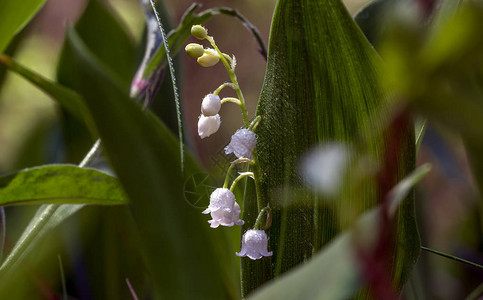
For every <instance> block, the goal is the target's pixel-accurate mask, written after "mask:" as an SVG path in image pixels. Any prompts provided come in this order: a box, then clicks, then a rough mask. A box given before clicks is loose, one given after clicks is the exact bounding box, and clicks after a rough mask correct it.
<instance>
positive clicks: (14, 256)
mask: <svg viewBox="0 0 483 300" xmlns="http://www.w3.org/2000/svg"><path fill="white" fill-rule="evenodd" d="M82 207H84V205H83V204H63V205H54V204H48V205H42V206H41V207H40V208H39V209H38V210H37V213H36V214H35V216H34V217H33V218H32V220H31V221H30V223H29V225H28V227H27V228H26V229H25V230H24V232H23V234H22V236H21V237H20V238H19V240H18V241H17V243H16V244H15V246H14V247H13V249H12V251H11V252H10V253H9V255H8V256H7V258H6V259H5V261H4V262H3V264H2V266H1V267H0V279H2V280H0V291H1V290H2V289H4V288H5V284H6V283H8V282H9V281H8V280H6V278H9V275H10V274H11V272H12V271H16V267H17V266H18V264H19V263H20V262H22V261H23V260H24V259H25V257H26V256H27V255H28V254H29V253H30V252H31V251H33V250H35V249H36V246H37V245H38V243H39V242H40V241H41V240H42V239H43V238H44V237H45V236H46V235H47V234H48V233H49V232H50V231H51V230H52V229H54V228H55V227H57V226H58V225H59V224H60V223H62V222H63V221H64V220H65V219H67V218H68V217H70V216H71V215H73V214H74V213H76V212H77V211H79V210H80V209H81V208H82ZM2 285H3V286H2Z"/></svg>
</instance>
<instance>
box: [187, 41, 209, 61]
mask: <svg viewBox="0 0 483 300" xmlns="http://www.w3.org/2000/svg"><path fill="white" fill-rule="evenodd" d="M184 50H185V51H186V53H187V54H188V55H189V56H191V57H193V58H198V57H200V56H202V55H203V53H204V52H205V49H203V46H201V45H200V44H196V43H191V44H188V45H186V47H185V48H184Z"/></svg>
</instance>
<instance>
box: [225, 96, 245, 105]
mask: <svg viewBox="0 0 483 300" xmlns="http://www.w3.org/2000/svg"><path fill="white" fill-rule="evenodd" d="M226 102H233V103H235V104H238V105H239V106H240V107H243V104H242V103H241V101H240V100H238V99H237V98H233V97H225V98H223V99H222V100H221V104H223V103H226Z"/></svg>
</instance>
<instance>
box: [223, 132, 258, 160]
mask: <svg viewBox="0 0 483 300" xmlns="http://www.w3.org/2000/svg"><path fill="white" fill-rule="evenodd" d="M256 143H257V135H256V134H255V133H254V132H253V131H250V130H248V129H245V128H242V129H238V130H237V131H236V132H235V134H233V136H232V137H231V141H230V144H228V146H226V148H225V153H226V154H230V153H233V154H235V155H236V157H238V158H241V157H245V158H250V159H251V158H252V153H253V150H254V149H255V145H256Z"/></svg>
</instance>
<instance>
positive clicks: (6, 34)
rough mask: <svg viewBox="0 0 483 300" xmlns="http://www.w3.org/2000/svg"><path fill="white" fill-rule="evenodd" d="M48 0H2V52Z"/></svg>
mask: <svg viewBox="0 0 483 300" xmlns="http://www.w3.org/2000/svg"><path fill="white" fill-rule="evenodd" d="M45 1H46V0H25V1H18V0H0V28H1V31H0V53H3V51H4V50H5V48H6V47H7V45H8V43H10V41H11V40H12V38H13V36H14V35H15V34H17V33H18V32H19V31H20V30H21V29H22V28H23V27H24V26H25V25H26V24H27V23H28V21H30V19H31V18H32V17H33V16H34V15H35V13H36V12H37V11H38V10H39V9H40V8H41V7H42V5H43V4H44V3H45Z"/></svg>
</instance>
